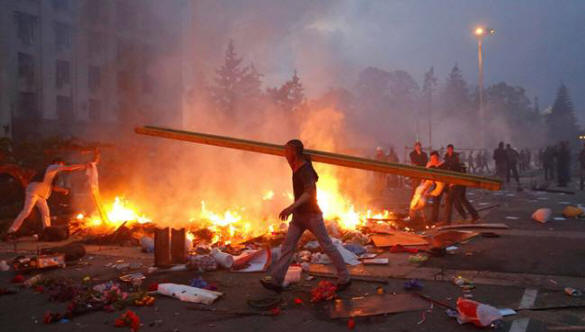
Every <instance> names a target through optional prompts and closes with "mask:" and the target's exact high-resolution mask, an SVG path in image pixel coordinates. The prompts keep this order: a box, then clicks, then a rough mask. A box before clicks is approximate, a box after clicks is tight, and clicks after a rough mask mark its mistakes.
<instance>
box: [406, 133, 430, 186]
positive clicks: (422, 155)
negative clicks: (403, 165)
mask: <svg viewBox="0 0 585 332" xmlns="http://www.w3.org/2000/svg"><path fill="white" fill-rule="evenodd" d="M409 157H410V163H411V164H412V165H415V166H420V167H427V163H428V162H429V157H428V156H427V154H426V152H424V151H423V150H422V144H420V142H416V143H414V150H412V151H411V152H410V154H409ZM420 183H421V180H420V179H414V178H411V179H410V184H411V186H412V192H411V195H410V196H411V198H412V196H413V195H414V192H415V190H416V187H418V185H419V184H420Z"/></svg>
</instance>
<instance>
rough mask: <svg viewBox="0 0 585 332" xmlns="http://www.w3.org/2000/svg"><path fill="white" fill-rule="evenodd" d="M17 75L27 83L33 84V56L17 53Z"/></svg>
mask: <svg viewBox="0 0 585 332" xmlns="http://www.w3.org/2000/svg"><path fill="white" fill-rule="evenodd" d="M18 77H19V78H21V79H24V80H26V82H27V84H33V83H34V79H35V64H34V58H33V56H32V55H30V54H26V53H20V52H19V53H18Z"/></svg>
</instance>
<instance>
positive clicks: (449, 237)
mask: <svg viewBox="0 0 585 332" xmlns="http://www.w3.org/2000/svg"><path fill="white" fill-rule="evenodd" d="M478 235H479V233H477V232H470V231H454V230H448V231H441V232H439V233H437V234H435V235H433V236H432V237H430V239H429V240H430V243H431V246H432V247H437V248H446V247H448V246H452V245H454V244H457V243H461V242H465V241H468V240H470V239H473V238H474V237H476V236H478Z"/></svg>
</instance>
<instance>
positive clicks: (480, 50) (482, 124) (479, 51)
mask: <svg viewBox="0 0 585 332" xmlns="http://www.w3.org/2000/svg"><path fill="white" fill-rule="evenodd" d="M482 41H483V39H482V37H481V36H479V37H478V38H477V64H478V67H479V77H478V80H479V84H478V86H479V126H480V135H481V147H483V148H485V147H486V141H485V122H486V121H485V114H484V113H485V109H484V105H483V104H484V103H483V47H482Z"/></svg>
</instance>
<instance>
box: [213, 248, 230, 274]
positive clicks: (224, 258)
mask: <svg viewBox="0 0 585 332" xmlns="http://www.w3.org/2000/svg"><path fill="white" fill-rule="evenodd" d="M210 255H211V257H213V259H215V261H216V262H217V264H218V265H219V266H221V267H223V268H225V269H230V268H231V267H232V265H234V256H232V255H230V254H226V253H225V252H222V251H221V250H219V249H217V248H213V249H212V250H211V253H210Z"/></svg>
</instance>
